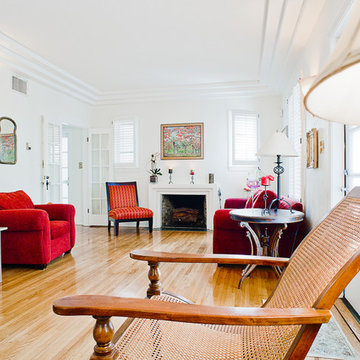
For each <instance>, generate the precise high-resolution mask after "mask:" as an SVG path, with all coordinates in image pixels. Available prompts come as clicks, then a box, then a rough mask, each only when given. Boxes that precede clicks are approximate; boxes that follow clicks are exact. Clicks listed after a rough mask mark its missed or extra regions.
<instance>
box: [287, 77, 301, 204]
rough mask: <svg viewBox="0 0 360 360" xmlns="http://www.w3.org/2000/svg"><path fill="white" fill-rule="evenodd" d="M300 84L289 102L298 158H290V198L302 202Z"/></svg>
mask: <svg viewBox="0 0 360 360" xmlns="http://www.w3.org/2000/svg"><path fill="white" fill-rule="evenodd" d="M301 100H302V99H301V93H300V85H299V83H298V84H297V85H296V86H295V87H294V89H293V92H292V94H291V96H290V97H289V98H288V100H287V105H288V109H287V110H288V124H289V140H290V142H291V143H292V144H293V146H294V149H295V151H296V152H297V154H298V155H299V156H298V157H294V158H289V197H291V198H293V199H296V200H301V197H302V196H301V194H302V168H301V164H302V144H301V138H302V102H301Z"/></svg>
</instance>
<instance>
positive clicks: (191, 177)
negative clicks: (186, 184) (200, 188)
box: [190, 169, 195, 184]
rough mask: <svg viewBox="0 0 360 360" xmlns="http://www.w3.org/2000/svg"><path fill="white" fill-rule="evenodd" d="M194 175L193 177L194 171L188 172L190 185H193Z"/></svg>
mask: <svg viewBox="0 0 360 360" xmlns="http://www.w3.org/2000/svg"><path fill="white" fill-rule="evenodd" d="M194 175H195V171H194V170H192V169H191V170H190V184H194Z"/></svg>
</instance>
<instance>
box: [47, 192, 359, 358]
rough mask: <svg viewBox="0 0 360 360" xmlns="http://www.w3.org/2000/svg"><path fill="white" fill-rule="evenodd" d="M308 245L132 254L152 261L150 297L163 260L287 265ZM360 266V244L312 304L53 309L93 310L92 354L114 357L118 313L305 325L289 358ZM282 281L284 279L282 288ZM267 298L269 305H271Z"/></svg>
mask: <svg viewBox="0 0 360 360" xmlns="http://www.w3.org/2000/svg"><path fill="white" fill-rule="evenodd" d="M350 195H354V196H353V197H356V198H360V188H357V190H356V191H355V192H354V191H353V192H352V193H351V194H350ZM348 196H349V195H348ZM319 226H320V225H318V227H319ZM318 227H316V228H318ZM316 228H315V230H316ZM315 230H314V231H315ZM303 246H304V242H303V243H302V244H300V246H299V248H298V249H297V250H296V251H295V253H294V254H293V255H292V257H291V258H290V259H287V258H274V257H266V256H247V255H218V254H211V255H191V254H179V253H178V254H176V253H166V252H156V251H147V250H135V251H132V252H131V254H130V257H131V258H132V259H135V260H140V261H147V262H148V265H149V267H150V269H149V273H148V277H149V280H150V284H149V288H148V290H147V295H148V297H150V296H153V295H158V294H161V292H162V289H161V283H160V270H159V263H161V262H171V263H217V264H237V265H247V264H256V265H271V266H283V267H286V266H287V265H288V264H289V263H290V262H291V260H292V258H293V257H294V256H296V253H297V252H298V251H299V249H300V248H301V247H303ZM359 270H360V248H357V250H356V251H354V253H353V254H352V255H351V257H350V258H349V260H348V261H347V262H345V263H344V264H343V265H342V267H341V268H340V270H339V271H338V272H337V273H336V275H334V276H333V277H332V280H331V281H330V282H329V283H327V285H326V286H325V288H324V289H323V290H322V293H321V294H320V296H318V297H317V299H316V300H315V303H314V304H313V306H311V307H309V308H267V307H261V308H237V307H222V306H207V305H195V304H180V303H171V302H168V303H167V302H163V301H157V300H150V299H132V298H119V297H111V296H99V295H83V296H81V295H80V296H72V297H65V298H62V299H58V300H56V301H55V302H54V304H53V310H54V312H55V313H56V314H59V315H91V316H93V317H94V318H95V319H96V324H95V327H94V333H93V334H94V339H95V341H96V343H97V345H96V346H95V348H94V353H93V355H92V357H91V359H92V360H100V359H107V360H110V359H112V358H113V351H114V342H116V341H117V340H118V339H119V337H120V332H123V331H124V330H123V328H120V329H119V331H120V332H117V333H116V334H115V336H114V329H113V326H112V323H111V320H110V318H111V317H112V316H128V317H131V318H147V319H157V320H168V321H177V322H186V323H200V324H224V325H248V326H273V325H301V328H300V331H299V332H298V333H297V335H296V337H295V339H294V340H293V341H292V344H291V346H290V348H289V349H288V351H287V353H286V355H285V357H284V359H287V360H288V359H292V360H295V359H304V358H305V356H306V355H307V353H308V351H309V349H310V347H311V345H312V343H313V341H314V339H315V337H316V335H317V333H318V331H319V329H320V326H321V324H322V323H326V322H328V321H329V320H330V317H331V312H330V308H331V307H332V305H333V304H334V302H335V300H336V299H337V298H338V296H339V295H340V294H341V292H342V291H343V289H344V288H345V287H346V286H347V284H348V283H349V282H350V281H351V280H352V279H353V277H354V276H355V275H356V274H357V273H358V272H359ZM284 274H286V272H283V273H282V277H283V276H284ZM280 282H281V278H280V281H279V283H278V285H277V287H278V286H279V284H280ZM277 287H276V288H277ZM276 288H275V290H274V292H273V294H274V293H275V291H276ZM272 296H273V295H271V296H270V297H269V299H268V300H267V302H269V301H270V300H271V298H272ZM267 302H266V303H267ZM266 303H265V304H264V305H266ZM128 323H129V322H128ZM113 341H114V342H113Z"/></svg>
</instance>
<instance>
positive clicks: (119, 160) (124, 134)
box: [114, 121, 136, 167]
mask: <svg viewBox="0 0 360 360" xmlns="http://www.w3.org/2000/svg"><path fill="white" fill-rule="evenodd" d="M135 132H136V126H135V121H114V164H115V166H116V165H117V166H125V167H127V166H128V167H133V166H136V143H135V142H136V141H135V140H136V134H135Z"/></svg>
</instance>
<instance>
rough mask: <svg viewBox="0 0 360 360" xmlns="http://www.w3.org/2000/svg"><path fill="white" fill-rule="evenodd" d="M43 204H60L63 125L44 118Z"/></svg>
mask: <svg viewBox="0 0 360 360" xmlns="http://www.w3.org/2000/svg"><path fill="white" fill-rule="evenodd" d="M42 158H43V159H42V182H41V183H42V202H43V203H48V202H52V203H60V202H61V200H62V195H61V193H62V189H61V125H59V124H55V123H51V122H48V121H46V119H44V118H42Z"/></svg>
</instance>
